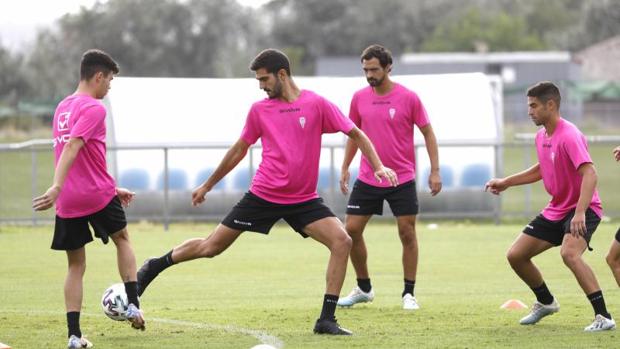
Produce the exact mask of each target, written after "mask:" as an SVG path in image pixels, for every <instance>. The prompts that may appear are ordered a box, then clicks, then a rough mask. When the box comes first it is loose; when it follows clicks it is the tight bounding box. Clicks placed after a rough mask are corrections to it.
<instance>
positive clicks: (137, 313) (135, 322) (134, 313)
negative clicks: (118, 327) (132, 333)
mask: <svg viewBox="0 0 620 349" xmlns="http://www.w3.org/2000/svg"><path fill="white" fill-rule="evenodd" d="M125 316H126V317H127V321H129V322H131V327H133V328H135V329H136V330H142V331H144V330H145V327H144V315H142V310H140V309H138V307H136V306H135V305H133V303H130V304H129V305H128V306H127V310H126V311H125Z"/></svg>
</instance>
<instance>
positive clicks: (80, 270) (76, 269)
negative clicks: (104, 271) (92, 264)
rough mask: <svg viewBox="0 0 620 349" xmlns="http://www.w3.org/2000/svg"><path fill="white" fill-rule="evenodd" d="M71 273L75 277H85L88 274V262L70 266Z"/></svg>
mask: <svg viewBox="0 0 620 349" xmlns="http://www.w3.org/2000/svg"><path fill="white" fill-rule="evenodd" d="M68 269H69V273H70V274H74V275H84V273H86V261H84V262H76V263H71V264H69V268H68Z"/></svg>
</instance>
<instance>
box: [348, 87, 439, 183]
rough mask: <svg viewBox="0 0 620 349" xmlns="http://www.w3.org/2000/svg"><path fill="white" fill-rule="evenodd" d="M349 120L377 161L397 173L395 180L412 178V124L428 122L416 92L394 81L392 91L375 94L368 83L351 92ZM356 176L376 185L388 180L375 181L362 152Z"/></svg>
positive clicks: (413, 167) (422, 125)
mask: <svg viewBox="0 0 620 349" xmlns="http://www.w3.org/2000/svg"><path fill="white" fill-rule="evenodd" d="M349 117H350V118H351V120H352V121H353V122H354V123H355V125H357V127H359V128H360V129H362V131H364V132H365V133H366V135H368V138H370V140H371V141H372V144H373V145H374V146H375V149H376V150H377V154H379V158H380V159H381V162H382V163H383V165H385V166H386V167H389V168H391V169H392V170H394V172H396V174H397V175H398V182H399V183H405V182H409V181H411V180H413V179H414V178H415V152H414V147H413V125H416V126H418V128H421V127H424V126H426V125H428V124H429V123H430V122H429V120H428V115H427V114H426V109H424V106H423V105H422V102H421V101H420V98H419V97H418V95H417V94H416V93H415V92H413V91H410V90H408V89H407V88H406V87H404V86H402V85H400V84H397V83H394V87H393V88H392V91H390V92H389V93H388V94H386V95H384V96H379V95H377V94H376V93H375V92H374V90H373V88H372V87H371V86H368V87H365V88H363V89H361V90H359V91H357V92H356V93H355V95H353V99H352V100H351V110H350V112H349ZM358 179H359V180H361V181H362V182H364V183H366V184H369V185H373V186H376V187H389V186H391V184H390V182H389V181H385V180H384V181H382V182H381V183H379V182H378V181H377V179H376V178H375V175H374V171H373V169H372V166H371V165H370V162H369V161H368V159H366V157H365V156H363V155H362V160H361V164H360V171H359V176H358Z"/></svg>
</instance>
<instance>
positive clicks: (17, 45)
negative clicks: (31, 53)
mask: <svg viewBox="0 0 620 349" xmlns="http://www.w3.org/2000/svg"><path fill="white" fill-rule="evenodd" d="M97 1H99V2H103V3H105V2H107V0H43V1H41V0H2V10H1V11H0V43H2V46H4V47H8V48H9V49H11V50H20V49H23V48H24V45H27V44H28V43H31V42H32V41H33V40H34V37H35V35H36V32H37V28H41V27H47V26H49V25H51V24H52V23H53V22H54V20H56V19H57V18H59V17H61V16H62V15H64V14H65V13H75V12H78V11H79V10H80V7H82V6H84V7H87V8H89V7H91V6H92V5H93V4H94V3H96V2H97ZM267 1H268V0H237V2H239V3H241V4H242V5H245V6H253V7H258V6H260V5H262V4H264V3H266V2H267Z"/></svg>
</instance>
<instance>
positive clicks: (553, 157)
mask: <svg viewBox="0 0 620 349" xmlns="http://www.w3.org/2000/svg"><path fill="white" fill-rule="evenodd" d="M551 162H553V163H555V152H553V151H552V152H551Z"/></svg>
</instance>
